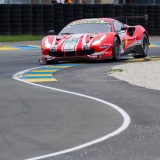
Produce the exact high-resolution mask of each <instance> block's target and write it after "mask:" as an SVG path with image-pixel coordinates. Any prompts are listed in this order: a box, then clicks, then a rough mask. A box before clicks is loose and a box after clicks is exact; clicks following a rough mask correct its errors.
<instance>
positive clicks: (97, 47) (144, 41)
mask: <svg viewBox="0 0 160 160" xmlns="http://www.w3.org/2000/svg"><path fill="white" fill-rule="evenodd" d="M53 32H54V31H50V33H52V34H53ZM148 46H149V37H148V33H147V31H146V30H145V29H144V28H143V27H142V26H140V25H136V26H128V25H126V24H123V23H121V22H120V21H118V20H115V19H111V18H98V19H81V20H77V21H74V22H71V23H70V24H68V25H67V26H66V27H64V28H63V29H62V30H61V32H60V33H59V34H58V35H49V36H46V37H44V38H43V40H42V45H41V50H42V61H43V62H46V63H49V62H56V61H66V60H81V59H96V60H99V59H113V60H118V58H119V56H120V55H121V54H128V53H133V56H134V57H135V58H139V57H146V56H147V53H148Z"/></svg>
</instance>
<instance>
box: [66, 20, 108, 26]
mask: <svg viewBox="0 0 160 160" xmlns="http://www.w3.org/2000/svg"><path fill="white" fill-rule="evenodd" d="M84 23H110V22H108V21H105V20H82V21H77V22H73V23H71V24H69V25H76V24H84Z"/></svg>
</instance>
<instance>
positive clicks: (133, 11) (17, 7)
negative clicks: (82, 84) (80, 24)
mask: <svg viewBox="0 0 160 160" xmlns="http://www.w3.org/2000/svg"><path fill="white" fill-rule="evenodd" d="M159 11H160V5H143V4H140V5H131V4H125V5H114V4H94V5H93V4H60V3H57V4H48V5H39V4H32V5H30V4H9V5H8V4H0V21H1V25H0V35H20V34H35V35H47V34H48V31H49V30H54V31H55V33H56V34H57V33H58V32H59V31H60V30H61V29H62V28H63V27H64V26H65V25H67V24H68V23H70V22H71V21H73V20H78V19H82V18H101V17H108V18H115V19H118V20H120V21H122V22H123V23H126V19H124V18H123V19H122V17H124V16H144V15H145V14H148V17H149V19H148V21H146V20H145V19H142V18H141V19H139V18H134V19H128V20H127V24H128V25H142V26H143V27H144V28H145V29H146V30H147V31H148V33H149V35H160V12H159Z"/></svg>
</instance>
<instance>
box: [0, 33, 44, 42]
mask: <svg viewBox="0 0 160 160" xmlns="http://www.w3.org/2000/svg"><path fill="white" fill-rule="evenodd" d="M43 37H44V36H34V35H18V36H1V35H0V42H20V41H36V40H42V38H43Z"/></svg>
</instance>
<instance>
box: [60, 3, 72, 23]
mask: <svg viewBox="0 0 160 160" xmlns="http://www.w3.org/2000/svg"><path fill="white" fill-rule="evenodd" d="M73 15H74V12H73V5H72V4H70V5H68V4H64V5H63V17H64V25H67V24H68V23H70V22H72V21H73V20H74V16H73Z"/></svg>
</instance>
